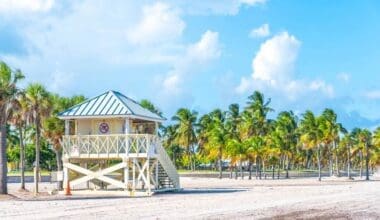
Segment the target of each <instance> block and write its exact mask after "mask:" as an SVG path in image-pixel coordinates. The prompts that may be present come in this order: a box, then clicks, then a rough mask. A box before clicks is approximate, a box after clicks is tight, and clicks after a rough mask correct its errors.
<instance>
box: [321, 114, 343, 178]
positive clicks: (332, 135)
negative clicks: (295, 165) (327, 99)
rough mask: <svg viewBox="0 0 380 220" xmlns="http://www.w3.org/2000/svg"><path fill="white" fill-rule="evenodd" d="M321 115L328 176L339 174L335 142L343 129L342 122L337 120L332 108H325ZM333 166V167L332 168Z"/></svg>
mask: <svg viewBox="0 0 380 220" xmlns="http://www.w3.org/2000/svg"><path fill="white" fill-rule="evenodd" d="M322 117H323V119H324V120H323V121H324V123H323V125H322V126H323V130H324V138H323V139H324V142H325V145H326V146H327V148H328V153H329V168H330V176H332V175H337V176H339V166H338V165H339V161H338V150H337V143H338V141H339V134H340V133H341V132H342V131H344V128H343V126H342V124H340V123H338V122H337V117H338V116H337V114H336V113H335V112H334V110H332V109H325V110H324V111H323V113H322ZM334 155H335V165H334V163H333V156H334ZM334 168H335V169H334Z"/></svg>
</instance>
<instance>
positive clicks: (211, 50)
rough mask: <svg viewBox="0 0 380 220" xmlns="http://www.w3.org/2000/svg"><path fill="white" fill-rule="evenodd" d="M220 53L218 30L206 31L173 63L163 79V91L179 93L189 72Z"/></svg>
mask: <svg viewBox="0 0 380 220" xmlns="http://www.w3.org/2000/svg"><path fill="white" fill-rule="evenodd" d="M220 55H221V45H220V42H219V34H218V32H213V31H210V30H208V31H206V32H205V33H204V34H203V35H202V37H201V39H200V40H199V41H198V42H196V43H194V44H190V45H188V46H187V49H186V51H185V53H184V54H183V55H182V56H180V59H178V61H177V62H176V63H175V64H174V66H173V68H172V69H171V70H170V71H169V72H168V74H167V75H166V77H165V79H164V80H163V84H162V86H163V91H164V92H165V93H167V94H173V93H180V92H181V86H182V83H183V82H184V80H185V78H188V75H189V74H192V73H193V72H198V71H199V68H200V67H202V66H204V65H207V64H208V63H209V62H211V61H213V60H215V59H217V58H218V57H220Z"/></svg>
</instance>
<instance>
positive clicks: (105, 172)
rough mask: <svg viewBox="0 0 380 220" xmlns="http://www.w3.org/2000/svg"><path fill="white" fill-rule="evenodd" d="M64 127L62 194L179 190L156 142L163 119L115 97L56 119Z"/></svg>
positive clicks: (106, 96)
mask: <svg viewBox="0 0 380 220" xmlns="http://www.w3.org/2000/svg"><path fill="white" fill-rule="evenodd" d="M59 118H60V119H62V120H64V121H65V135H64V137H63V139H62V146H63V155H62V157H63V158H62V160H63V167H64V171H63V179H64V184H63V185H64V188H65V190H66V187H67V186H69V187H70V189H71V190H74V191H75V190H81V189H92V190H104V191H107V190H113V191H115V190H116V191H117V190H120V191H128V192H129V195H135V192H143V193H147V194H148V195H151V194H152V193H153V192H157V191H170V190H178V189H180V182H179V175H178V173H177V170H176V168H175V166H174V165H173V163H172V161H171V160H170V158H169V156H168V155H167V153H166V151H165V149H164V148H163V147H162V145H161V140H160V138H159V137H158V132H157V131H158V125H159V123H161V122H163V121H164V120H165V119H164V118H162V117H160V116H159V115H157V114H155V113H153V112H150V111H149V110H147V109H145V108H143V107H142V106H140V105H139V104H138V103H137V102H135V101H133V100H132V99H130V98H128V97H126V96H124V95H123V94H121V93H119V92H115V91H109V92H106V93H104V94H101V95H99V96H97V97H94V98H92V99H89V100H87V101H85V102H83V103H81V104H79V105H76V106H73V107H72V108H70V109H68V110H66V111H64V112H62V113H60V114H59Z"/></svg>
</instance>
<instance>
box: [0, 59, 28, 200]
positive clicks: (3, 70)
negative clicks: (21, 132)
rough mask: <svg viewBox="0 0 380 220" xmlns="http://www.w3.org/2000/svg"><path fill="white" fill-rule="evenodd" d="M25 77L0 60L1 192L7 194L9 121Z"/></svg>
mask: <svg viewBox="0 0 380 220" xmlns="http://www.w3.org/2000/svg"><path fill="white" fill-rule="evenodd" d="M23 78H24V75H23V74H22V73H21V71H19V70H16V71H13V70H12V69H11V68H10V67H9V66H8V65H7V64H6V63H4V62H2V61H1V62H0V194H7V193H8V188H7V172H8V170H7V155H6V148H7V121H8V119H9V117H10V116H11V113H12V106H13V105H14V103H15V101H16V100H17V97H18V94H19V91H20V90H19V88H18V87H17V83H18V82H19V81H20V80H21V79H23Z"/></svg>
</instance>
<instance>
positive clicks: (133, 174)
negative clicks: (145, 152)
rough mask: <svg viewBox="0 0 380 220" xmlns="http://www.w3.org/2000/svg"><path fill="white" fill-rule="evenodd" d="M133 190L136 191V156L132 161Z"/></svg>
mask: <svg viewBox="0 0 380 220" xmlns="http://www.w3.org/2000/svg"><path fill="white" fill-rule="evenodd" d="M132 180H133V182H132V192H135V191H136V158H133V162H132Z"/></svg>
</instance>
